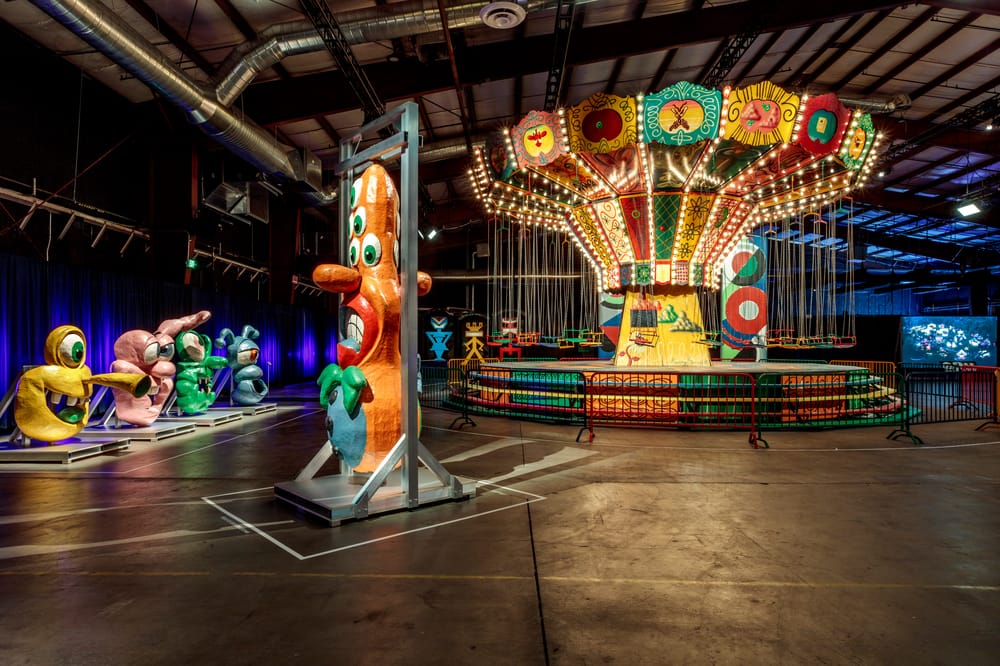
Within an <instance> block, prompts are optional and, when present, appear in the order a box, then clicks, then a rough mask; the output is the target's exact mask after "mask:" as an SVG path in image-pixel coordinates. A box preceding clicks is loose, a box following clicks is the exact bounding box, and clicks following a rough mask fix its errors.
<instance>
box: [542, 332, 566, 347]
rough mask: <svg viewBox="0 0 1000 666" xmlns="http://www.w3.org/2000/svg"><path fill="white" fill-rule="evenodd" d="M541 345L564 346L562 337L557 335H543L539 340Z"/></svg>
mask: <svg viewBox="0 0 1000 666" xmlns="http://www.w3.org/2000/svg"><path fill="white" fill-rule="evenodd" d="M538 346H539V347H558V348H560V349H561V348H562V338H560V337H559V336H557V335H543V336H542V337H541V338H539V340H538Z"/></svg>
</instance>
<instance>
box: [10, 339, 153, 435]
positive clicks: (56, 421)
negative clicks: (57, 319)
mask: <svg viewBox="0 0 1000 666" xmlns="http://www.w3.org/2000/svg"><path fill="white" fill-rule="evenodd" d="M86 360H87V339H86V338H85V337H84V335H83V331H81V330H80V329H79V328H77V327H76V326H59V327H57V328H54V329H52V331H51V332H50V333H49V335H48V337H46V338H45V363H46V365H40V366H38V367H35V368H31V369H30V370H27V371H26V372H25V373H24V374H23V375H21V380H20V381H19V382H18V386H17V393H16V394H15V395H14V421H15V422H16V423H17V427H18V428H20V429H21V432H23V433H24V434H25V435H26V436H27V437H30V438H32V439H37V440H41V441H43V442H55V441H58V440H60V439H66V438H67V437H72V436H73V435H75V434H76V433H78V432H80V431H81V430H83V427H84V426H85V425H87V419H88V418H89V417H90V395H91V390H92V386H93V385H94V384H101V385H103V386H111V387H113V388H117V389H125V390H127V391H130V392H131V393H132V394H133V395H135V396H136V397H141V396H143V395H145V393H146V391H148V390H149V387H150V385H151V383H152V380H151V379H150V378H149V376H148V375H135V374H131V373H126V372H109V373H106V374H103V375H92V374H90V368H88V367H87V366H86V365H85V364H84V361H86Z"/></svg>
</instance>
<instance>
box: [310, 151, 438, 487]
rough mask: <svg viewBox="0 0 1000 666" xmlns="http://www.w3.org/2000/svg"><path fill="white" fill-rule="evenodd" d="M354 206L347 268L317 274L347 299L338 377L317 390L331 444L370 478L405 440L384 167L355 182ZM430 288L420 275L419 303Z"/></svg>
mask: <svg viewBox="0 0 1000 666" xmlns="http://www.w3.org/2000/svg"><path fill="white" fill-rule="evenodd" d="M350 205H351V215H350V218H349V223H350V231H351V237H350V245H349V257H348V259H349V262H350V266H341V265H338V264H322V265H320V266H317V267H316V269H315V270H314V271H313V280H314V281H315V282H316V284H317V285H319V286H320V287H321V288H323V289H325V290H326V291H331V292H334V293H340V294H343V295H344V296H343V303H342V305H341V310H340V318H341V326H340V335H341V340H340V343H339V345H338V348H337V364H336V370H333V369H331V368H330V367H329V366H328V368H327V369H325V370H324V371H323V374H322V375H321V376H320V381H319V384H320V386H321V396H320V397H321V400H322V402H323V404H324V405H325V406H326V407H327V435H328V437H329V440H330V443H331V444H332V445H333V447H334V450H335V451H336V452H337V454H338V455H339V456H340V457H341V458H343V459H344V461H345V462H347V464H348V465H351V466H352V468H353V469H354V470H355V471H356V472H360V473H368V472H372V471H374V470H375V469H376V468H377V467H378V465H379V463H381V462H382V460H383V459H384V458H385V457H386V455H388V453H389V452H390V451H391V450H392V447H393V446H395V444H396V442H397V441H399V438H400V436H401V433H402V423H401V421H402V381H401V359H400V350H399V327H400V309H401V299H400V281H399V266H398V264H397V261H398V259H397V258H398V256H399V195H398V194H397V191H396V187H395V185H394V184H393V182H392V179H391V178H390V177H389V174H388V173H387V172H386V170H385V169H384V168H383V167H381V166H379V165H373V166H370V167H368V168H367V169H366V170H365V172H364V173H363V174H362V175H361V178H359V179H358V180H356V181H355V182H354V184H353V186H352V187H351V201H350ZM430 288H431V278H430V276H429V275H427V274H426V273H422V272H418V273H417V293H418V295H423V294H426V293H427V292H428V291H430ZM413 362H416V359H413ZM338 371H339V372H338ZM362 428H363V429H364V442H363V454H361V455H360V457H359V456H358V455H357V453H356V449H357V448H358V443H359V440H360V432H361V429H362ZM355 460H357V461H358V462H357V463H356V464H354V461H355Z"/></svg>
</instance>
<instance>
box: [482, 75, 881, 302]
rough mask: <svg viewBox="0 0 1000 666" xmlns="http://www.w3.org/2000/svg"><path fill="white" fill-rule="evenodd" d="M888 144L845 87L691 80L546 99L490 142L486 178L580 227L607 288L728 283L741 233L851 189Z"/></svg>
mask: <svg viewBox="0 0 1000 666" xmlns="http://www.w3.org/2000/svg"><path fill="white" fill-rule="evenodd" d="M878 143H879V137H878V136H877V135H876V132H875V130H874V126H873V124H872V121H871V118H870V116H869V115H868V114H865V113H861V112H860V111H857V110H852V109H850V108H848V107H846V106H845V105H844V104H842V103H841V101H840V100H839V99H838V98H837V96H836V95H835V94H833V93H828V94H824V95H819V96H816V97H809V96H808V95H804V94H803V95H798V94H795V93H793V92H789V91H787V90H784V89H783V88H781V87H780V86H777V85H775V84H773V83H770V82H762V83H757V84H754V85H750V86H747V87H745V88H737V89H734V90H733V89H729V88H725V89H723V90H711V89H708V88H703V87H701V86H698V85H695V84H691V83H687V82H683V81H682V82H680V83H677V84H674V85H672V86H670V87H668V88H666V89H664V90H661V91H660V92H657V93H654V94H648V95H637V96H635V97H619V96H616V95H606V94H596V95H593V96H592V97H590V98H589V99H587V100H585V101H584V102H582V103H580V104H578V105H576V106H572V107H569V108H565V109H559V110H558V111H556V112H552V113H546V112H540V111H532V112H530V113H528V114H527V115H526V116H525V117H524V118H522V119H521V121H520V122H519V123H518V124H517V125H516V126H515V127H513V128H510V129H508V130H505V131H504V132H503V133H502V134H497V135H495V136H494V137H492V138H491V139H490V141H488V142H487V144H486V146H485V148H484V149H481V150H477V152H476V155H475V165H474V169H473V172H472V178H473V181H474V183H475V187H476V190H477V192H478V195H479V197H480V198H481V199H482V200H483V202H484V205H485V206H486V208H487V210H488V212H489V213H490V214H491V215H498V216H509V217H510V218H512V219H514V220H516V221H518V222H521V223H525V224H538V225H544V226H549V227H552V228H557V229H560V230H563V231H565V232H566V233H567V234H569V235H570V237H572V238H573V239H574V240H575V241H576V243H577V244H578V246H579V247H580V250H581V251H582V252H583V253H584V255H585V256H586V257H587V258H588V259H589V260H590V262H591V263H592V264H593V266H594V269H595V272H596V273H597V275H598V276H599V282H600V284H599V287H600V288H601V289H605V290H611V291H617V290H623V289H626V288H628V287H629V286H646V285H654V284H659V285H683V286H703V287H710V288H717V287H718V285H719V279H720V274H721V271H722V263H723V260H724V259H725V258H726V256H728V254H729V253H730V252H731V251H732V250H733V248H734V247H735V245H736V243H737V242H738V241H739V240H740V238H742V237H744V236H745V235H746V234H747V233H748V232H749V231H750V230H751V229H752V228H753V227H754V226H756V225H759V224H763V223H766V222H772V221H778V220H782V219H786V218H788V217H789V216H792V215H796V214H800V213H802V212H807V211H811V210H816V211H819V210H821V209H822V208H823V207H824V206H826V205H827V204H830V203H833V202H835V201H836V200H837V199H839V198H842V197H845V196H848V195H850V193H851V192H852V190H853V189H855V188H858V187H860V186H862V185H863V184H864V181H865V179H866V178H867V177H868V172H869V168H870V166H871V164H872V162H873V158H874V156H875V154H876V148H877V146H878Z"/></svg>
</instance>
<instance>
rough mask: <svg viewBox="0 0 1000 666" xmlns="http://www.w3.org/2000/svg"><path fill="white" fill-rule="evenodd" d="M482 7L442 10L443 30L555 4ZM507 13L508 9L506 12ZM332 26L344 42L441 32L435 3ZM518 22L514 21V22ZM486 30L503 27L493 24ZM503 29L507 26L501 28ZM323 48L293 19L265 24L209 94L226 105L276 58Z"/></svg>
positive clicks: (416, 0) (371, 13)
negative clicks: (502, 12)
mask: <svg viewBox="0 0 1000 666" xmlns="http://www.w3.org/2000/svg"><path fill="white" fill-rule="evenodd" d="M522 4H523V6H522V5H521V4H517V3H513V2H494V3H484V2H482V0H479V1H478V2H469V1H468V0H465V1H460V2H452V3H451V5H450V6H448V7H446V8H445V13H446V15H447V18H448V27H449V29H452V30H455V29H458V28H467V27H471V26H475V25H481V24H483V23H486V24H487V25H490V21H493V22H494V23H495V22H496V21H498V20H499V15H498V14H496V13H492V14H489V16H488V17H487V16H483V15H482V14H483V13H487V10H488V9H490V8H491V7H494V8H496V6H498V5H512V6H513V7H514V8H516V11H517V12H520V14H521V17H522V19H521V20H523V17H524V16H525V15H526V14H527V13H528V12H533V11H541V10H546V9H553V8H555V7H556V6H557V5H558V0H531V1H530V2H526V3H522ZM509 11H510V10H509ZM335 16H336V19H337V25H338V26H340V30H341V32H342V33H343V35H344V38H345V40H346V41H347V43H348V44H364V43H367V42H378V41H389V40H392V39H396V38H399V37H407V36H411V35H421V34H426V33H432V32H438V31H440V30H442V29H443V28H442V24H441V11H440V9H439V7H438V2H437V0H409V1H407V2H396V3H392V4H390V5H379V6H376V7H372V8H370V9H360V10H356V11H350V12H338V13H337V14H336V15H335ZM519 22H520V21H519ZM492 27H497V28H500V27H504V26H502V25H493V26H492ZM506 27H513V26H512V25H511V26H506ZM325 48H326V45H325V44H324V43H323V38H322V37H321V36H320V35H319V33H318V32H316V27H315V26H314V25H313V24H312V23H310V22H308V21H294V22H291V23H282V24H278V25H274V26H271V27H270V28H267V29H265V30H263V31H261V33H260V35H259V36H258V38H257V39H256V40H254V41H252V42H246V43H244V44H241V45H240V46H237V47H236V48H235V49H233V51H232V52H231V53H230V54H229V56H228V57H227V58H226V60H225V62H223V64H222V66H221V67H220V68H219V75H218V76H217V77H216V84H215V94H216V98H217V99H218V100H219V101H220V102H221V103H222V104H227V105H228V104H232V103H233V102H234V101H235V100H236V98H237V97H239V96H240V94H241V93H242V92H243V91H244V90H246V88H247V86H249V85H250V84H251V83H253V81H254V79H255V78H257V76H258V75H259V74H260V73H261V72H263V71H265V70H267V69H268V68H270V67H273V66H274V65H276V64H277V63H279V62H281V60H282V59H284V58H286V57H288V56H293V55H301V54H303V53H312V52H314V51H321V50H323V49H325Z"/></svg>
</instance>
